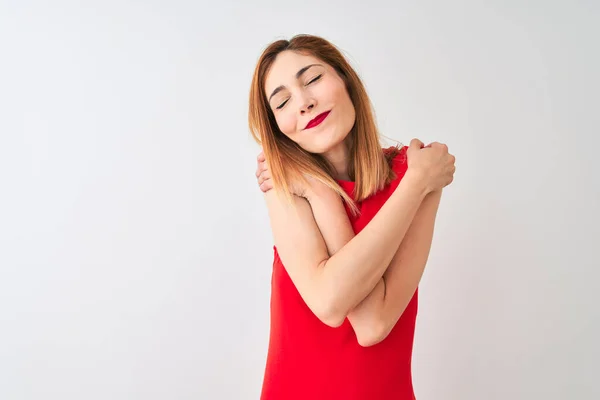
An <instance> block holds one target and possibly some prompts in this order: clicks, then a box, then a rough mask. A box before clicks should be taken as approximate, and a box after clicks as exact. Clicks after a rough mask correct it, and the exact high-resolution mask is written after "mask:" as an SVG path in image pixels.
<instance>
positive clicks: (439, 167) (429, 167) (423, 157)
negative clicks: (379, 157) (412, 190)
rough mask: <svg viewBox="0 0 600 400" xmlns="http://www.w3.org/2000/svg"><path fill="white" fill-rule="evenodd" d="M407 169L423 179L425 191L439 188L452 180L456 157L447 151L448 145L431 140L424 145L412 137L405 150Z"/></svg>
mask: <svg viewBox="0 0 600 400" xmlns="http://www.w3.org/2000/svg"><path fill="white" fill-rule="evenodd" d="M407 157H408V171H413V172H414V173H417V174H418V176H419V177H420V179H423V180H424V183H425V186H426V192H427V193H429V192H433V191H436V190H441V189H443V188H444V187H446V186H448V185H449V184H451V183H452V181H453V180H454V172H455V171H456V167H455V165H454V162H455V161H456V158H455V157H454V156H453V155H452V154H450V153H448V146H446V145H445V144H443V143H438V142H433V143H431V144H430V145H427V146H424V145H423V142H421V141H420V140H418V139H413V140H411V142H410V146H409V148H408V151H407Z"/></svg>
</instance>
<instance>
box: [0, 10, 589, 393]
mask: <svg viewBox="0 0 600 400" xmlns="http://www.w3.org/2000/svg"><path fill="white" fill-rule="evenodd" d="M359 4H361V5H359ZM599 17H600V7H599V6H598V3H597V2H594V1H591V0H589V1H561V2H559V1H553V2H547V1H527V2H522V1H499V0H496V1H485V2H481V1H470V2H467V1H458V2H456V1H455V2H445V1H419V2H417V1H414V2H411V3H407V2H396V1H391V0H390V1H387V2H384V1H370V2H368V3H366V4H365V3H364V2H363V3H359V2H356V3H351V2H349V1H303V2H294V1H279V2H266V1H252V2H242V1H238V2H231V1H228V2H223V3H220V2H217V1H210V2H209V1H191V0H188V1H166V0H164V1H133V0H128V1H116V0H112V1H87V2H81V1H53V2H43V1H35V2H32V1H23V0H19V1H17V0H12V1H7V0H3V1H2V2H1V3H0V185H1V186H0V190H1V192H0V195H1V196H0V398H1V399H3V400H12V399H19V400H21V399H23V400H33V399H61V400H71V399H77V400H81V399H86V400H91V399H103V400H105V399H128V400H129V399H143V400H155V399H207V400H212V399H215V400H217V399H231V400H242V399H257V398H258V396H259V393H260V387H261V383H262V375H263V371H264V362H265V357H266V350H267V344H268V324H269V296H270V273H271V263H272V256H273V253H272V237H271V232H270V228H269V221H268V216H267V213H266V208H265V205H264V202H263V198H262V195H261V193H260V192H259V190H258V187H257V184H256V181H255V177H254V169H255V166H256V165H255V156H256V155H257V153H258V151H259V148H258V146H256V145H255V144H254V142H253V141H252V139H251V138H250V135H249V132H248V128H247V106H248V90H249V84H250V79H251V75H252V72H253V68H254V65H255V63H256V61H257V59H258V56H259V54H260V53H261V51H262V49H263V48H264V47H265V46H266V45H267V44H268V43H269V42H271V41H272V40H275V39H279V38H290V37H291V36H292V35H293V34H296V33H313V34H318V35H322V36H324V37H326V38H327V39H329V40H331V41H333V43H335V44H336V45H338V46H339V47H340V48H341V49H342V50H343V51H344V52H345V54H347V56H348V58H349V59H350V61H351V63H352V65H353V66H354V67H355V68H356V69H357V71H358V72H359V74H360V75H361V76H362V77H363V78H364V81H365V83H366V85H367V88H368V91H369V94H370V96H371V98H372V101H373V104H374V106H375V109H376V112H377V118H378V124H379V126H380V128H381V130H382V133H383V134H384V135H385V136H386V137H388V138H391V139H394V140H397V141H399V142H402V143H405V144H407V143H408V142H409V141H410V139H411V138H413V137H418V138H420V139H421V140H423V141H424V142H429V141H433V140H437V141H441V142H444V143H447V144H448V145H449V148H450V151H451V152H452V153H454V154H455V155H456V157H457V173H456V179H455V182H454V183H453V184H452V186H451V187H449V188H448V189H447V190H446V191H445V194H444V196H443V200H442V206H441V208H440V212H439V216H438V223H437V226H436V234H435V238H434V244H433V249H432V252H431V257H430V262H429V264H428V267H427V270H426V273H425V276H424V279H423V281H422V284H421V292H420V293H421V298H420V300H421V301H420V308H419V317H418V321H417V334H416V341H415V350H414V358H413V360H414V361H413V362H414V382H415V391H416V394H417V398H418V399H419V400H447V399H452V400H454V399H456V400H494V399H498V400H500V399H503V400H504V399H512V400H516V399H544V400H554V399H555V400H564V399H586V400H587V399H589V400H592V399H598V398H600V386H599V382H598V374H599V373H600V345H599V344H598V338H600V311H599V310H598V306H599V305H600V301H599V300H600V299H599V295H598V291H599V289H600V287H599V286H600V284H599V279H600V273H599V272H598V270H599V269H600V261H599V256H598V246H599V245H600V228H599V226H600V221H599V216H600V212H599V210H598V208H599V207H598V205H599V203H600V201H599V198H600V188H599V186H600V178H598V173H599V172H600V167H599V166H598V162H597V159H596V156H597V154H598V149H599V146H600V140H599V139H598V135H599V133H600V129H599V128H600V121H599V116H598V115H600V114H599V113H598V106H599V103H600V102H599V100H598V93H599V92H600V84H599V79H598V71H600V57H599V55H598V53H599V52H598V48H599V47H598V39H599V37H600V28H599V27H598V26H599V25H600V24H599ZM391 143H394V142H391Z"/></svg>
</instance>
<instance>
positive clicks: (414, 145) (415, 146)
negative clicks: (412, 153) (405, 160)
mask: <svg viewBox="0 0 600 400" xmlns="http://www.w3.org/2000/svg"><path fill="white" fill-rule="evenodd" d="M424 146H425V145H424V144H423V142H421V141H420V140H419V139H417V138H414V139H413V140H411V141H410V145H409V146H408V147H409V149H411V150H419V149H422V148H423V147H424Z"/></svg>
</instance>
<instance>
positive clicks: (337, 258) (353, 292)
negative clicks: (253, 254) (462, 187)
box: [257, 52, 455, 346]
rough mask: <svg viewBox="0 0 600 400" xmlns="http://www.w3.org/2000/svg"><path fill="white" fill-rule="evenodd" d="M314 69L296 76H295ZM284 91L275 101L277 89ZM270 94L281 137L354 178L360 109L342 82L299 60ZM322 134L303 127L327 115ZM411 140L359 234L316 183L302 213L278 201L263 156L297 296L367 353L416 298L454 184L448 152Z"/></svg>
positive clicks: (275, 224)
mask: <svg viewBox="0 0 600 400" xmlns="http://www.w3.org/2000/svg"><path fill="white" fill-rule="evenodd" d="M312 64H320V65H318V66H312V67H310V68H308V69H306V70H305V72H304V74H302V75H301V76H300V77H299V78H297V77H296V73H297V71H299V70H302V69H303V68H304V67H306V66H308V65H312ZM276 88H279V89H278V91H277V93H276V94H275V95H273V96H272V97H271V94H272V93H273V91H274V90H275V89H276ZM265 95H266V96H267V98H270V102H269V104H270V106H271V109H272V110H273V113H274V115H275V118H276V121H277V124H278V126H279V128H280V130H281V131H282V132H283V133H284V134H285V135H286V136H288V137H289V138H290V139H292V140H294V141H295V142H296V143H298V144H299V145H300V146H302V147H303V148H304V149H306V150H307V151H310V152H313V153H319V154H322V155H323V156H324V157H326V158H327V159H328V160H329V161H330V162H331V163H332V164H333V165H334V166H335V168H336V178H341V179H348V176H347V163H348V143H347V138H348V133H349V132H350V129H351V128H352V125H353V124H354V119H355V111H354V107H353V106H352V102H351V101H350V98H349V96H348V94H347V92H346V90H345V86H344V83H343V81H342V80H341V78H340V77H339V76H338V75H337V73H336V72H335V71H334V70H333V68H331V67H330V66H328V65H326V64H323V63H322V61H320V60H318V59H316V58H314V57H311V56H306V55H301V54H297V53H294V52H283V53H281V54H280V55H279V56H278V57H277V59H276V60H275V62H274V64H273V66H272V68H271V70H270V71H269V74H268V76H267V80H266V84H265ZM329 110H331V113H330V114H329V116H328V117H327V119H326V120H325V121H324V122H323V123H322V124H321V125H319V126H317V127H315V128H312V129H305V127H306V124H307V123H308V121H310V120H311V119H312V118H314V117H315V116H316V115H318V114H320V113H321V112H323V111H329ZM421 147H423V143H422V142H420V141H419V140H417V139H413V140H412V141H411V145H410V148H409V150H408V153H407V155H408V170H407V173H406V174H405V176H404V178H403V179H402V181H401V182H400V184H399V186H398V188H397V189H396V190H395V191H394V193H393V194H392V196H390V198H389V199H388V201H387V202H386V204H384V206H383V207H382V208H381V210H380V211H379V212H378V214H377V215H376V216H375V217H374V218H373V219H372V220H371V222H369V224H368V225H367V226H366V227H365V228H364V229H363V230H362V231H361V232H360V233H359V234H358V235H354V232H353V230H352V226H351V224H350V221H349V218H348V215H347V214H346V211H345V209H344V207H343V203H342V201H341V198H340V197H339V196H338V195H337V193H335V192H334V191H332V190H331V189H329V188H327V187H326V186H324V185H322V184H320V183H319V182H318V181H314V180H313V181H310V184H309V187H302V188H299V193H301V196H302V197H300V196H299V197H297V198H296V199H295V201H296V203H297V204H296V205H297V209H298V212H295V211H294V210H292V209H290V207H289V206H288V205H286V204H285V203H284V202H283V201H282V200H280V199H279V197H278V196H276V193H274V192H275V190H274V189H273V187H272V184H271V182H270V174H269V170H268V163H267V161H266V160H265V159H264V155H263V154H262V153H261V154H260V155H259V157H258V168H257V178H258V181H259V184H260V187H261V190H262V191H263V192H264V196H265V200H266V203H267V208H268V209H269V216H270V220H271V227H272V230H273V235H274V239H275V244H276V246H277V248H278V251H279V254H280V257H281V259H282V261H283V263H284V265H285V267H286V269H287V270H288V273H289V275H290V277H291V278H292V281H293V282H294V284H295V285H296V287H297V288H298V291H299V292H300V294H301V296H302V297H303V299H304V300H305V302H306V303H307V305H308V306H309V307H310V308H311V310H312V311H313V312H314V313H315V315H316V316H317V317H318V318H319V319H321V321H323V322H324V323H325V324H327V325H329V326H333V327H335V326H339V325H340V324H341V323H342V322H343V320H344V319H345V318H348V320H349V321H350V323H351V324H352V327H353V328H354V330H355V333H356V335H357V340H358V342H359V343H360V344H361V345H363V346H370V345H374V344H376V343H378V342H380V341H381V340H383V339H384V338H385V337H386V336H387V334H389V332H390V331H391V329H392V327H393V326H394V325H395V323H396V321H397V320H398V318H399V317H400V316H401V315H402V312H403V311H404V309H405V307H406V305H407V304H408V302H409V301H410V299H411V298H412V295H413V294H414V291H415V290H416V288H417V286H418V283H419V281H420V279H421V276H422V274H423V271H424V268H425V264H426V261H427V258H428V255H429V250H430V247H431V240H432V237H433V228H434V223H435V217H436V214H437V209H438V206H439V202H440V198H441V193H442V188H443V187H445V186H447V185H448V184H450V183H451V182H452V180H453V176H454V171H455V167H454V161H455V159H454V156H452V155H451V154H449V153H448V148H447V146H446V145H443V144H440V143H432V144H431V145H430V146H429V147H428V148H425V149H422V148H421Z"/></svg>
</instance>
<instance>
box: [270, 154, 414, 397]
mask: <svg viewBox="0 0 600 400" xmlns="http://www.w3.org/2000/svg"><path fill="white" fill-rule="evenodd" d="M392 149H393V147H390V148H389V149H384V151H386V152H387V151H391V150H392ZM406 150H407V147H406V146H405V147H403V148H402V149H400V152H399V154H398V155H396V156H395V157H394V158H393V160H392V168H393V169H394V171H395V172H396V175H397V178H396V179H395V180H394V181H393V182H392V183H391V184H390V185H388V186H386V187H385V188H384V189H383V190H381V191H379V192H377V193H375V194H374V195H372V196H371V197H369V198H368V199H365V200H364V201H363V202H361V203H359V204H358V206H359V208H360V211H361V213H360V214H359V215H358V216H357V217H352V215H351V214H350V213H349V209H348V208H347V207H346V211H347V212H348V216H349V217H350V220H351V222H352V227H353V228H354V231H355V232H356V233H358V232H360V231H361V230H362V229H363V228H364V227H365V226H366V225H367V223H368V222H369V221H370V220H371V218H373V216H374V215H375V214H376V213H377V212H378V211H379V209H380V208H381V206H383V204H384V203H385V202H386V200H387V199H388V198H389V197H390V195H391V194H392V192H393V191H394V190H395V189H396V187H397V186H398V183H399V182H400V180H401V179H402V177H403V176H404V174H405V172H406V169H407V163H406ZM338 183H339V184H340V186H341V187H342V188H343V189H344V190H345V191H346V193H348V194H349V195H350V196H352V195H353V193H352V191H353V188H354V182H349V181H338ZM273 250H274V262H273V273H272V279H271V326H270V340H269V349H268V354H267V362H266V368H265V374H264V381H263V386H262V393H261V400H338V399H339V400H414V399H415V397H414V393H413V386H412V374H411V358H412V349H413V339H414V332H415V322H416V316H417V303H418V300H417V299H418V289H417V291H415V294H414V295H413V298H412V299H411V301H410V303H409V304H408V306H407V307H406V310H405V311H404V313H403V314H402V316H401V317H400V319H399V320H398V322H397V323H396V325H395V326H394V328H393V329H392V331H391V332H390V334H389V335H388V336H387V337H386V338H385V339H384V340H383V341H382V342H380V343H378V344H376V345H374V346H370V347H362V346H360V345H359V344H358V341H357V339H356V335H355V333H354V330H353V329H352V326H351V325H350V322H349V321H348V319H346V320H345V321H344V323H343V324H342V325H341V326H340V327H338V328H331V327H329V326H327V325H325V324H324V323H323V322H321V321H320V320H319V319H318V318H317V317H316V316H315V315H314V314H313V313H312V311H311V310H310V309H309V308H308V306H307V305H306V303H305V302H304V300H303V299H302V297H301V296H300V294H299V292H298V290H297V289H296V287H295V286H294V283H293V282H292V280H291V279H290V277H289V275H288V274H287V272H286V270H285V267H284V266H283V264H282V262H281V259H280V258H279V254H278V253H277V248H276V247H275V246H274V247H273Z"/></svg>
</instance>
